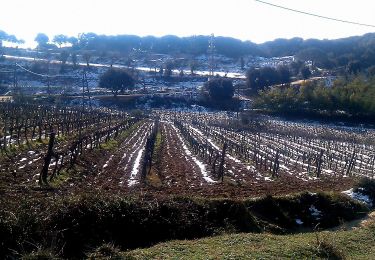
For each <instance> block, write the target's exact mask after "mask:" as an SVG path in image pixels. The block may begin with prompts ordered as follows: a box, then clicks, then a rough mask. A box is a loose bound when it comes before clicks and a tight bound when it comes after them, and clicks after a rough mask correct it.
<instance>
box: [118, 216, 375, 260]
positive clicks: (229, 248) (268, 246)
mask: <svg viewBox="0 0 375 260" xmlns="http://www.w3.org/2000/svg"><path fill="white" fill-rule="evenodd" d="M120 255H121V256H122V257H123V258H125V259H129V258H130V259H133V258H134V259H374V256H375V221H374V219H372V220H369V221H368V222H367V224H366V225H365V226H362V227H360V228H357V229H354V230H347V231H344V230H340V231H324V232H315V233H303V234H294V235H272V234H254V233H247V234H232V235H222V236H216V237H211V238H204V239H198V240H192V241H172V242H168V243H161V244H158V245H156V246H153V247H151V248H148V249H137V250H134V251H130V252H127V253H122V254H119V255H118V256H120Z"/></svg>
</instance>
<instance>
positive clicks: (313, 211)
mask: <svg viewBox="0 0 375 260" xmlns="http://www.w3.org/2000/svg"><path fill="white" fill-rule="evenodd" d="M309 210H310V213H311V216H313V217H315V218H316V220H319V219H320V216H321V215H322V212H321V211H320V210H318V209H317V208H315V206H314V205H311V206H310V208H309Z"/></svg>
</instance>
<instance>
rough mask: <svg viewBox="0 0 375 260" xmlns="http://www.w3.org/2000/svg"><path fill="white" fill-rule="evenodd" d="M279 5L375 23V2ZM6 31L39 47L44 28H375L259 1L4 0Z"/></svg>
mask: <svg viewBox="0 0 375 260" xmlns="http://www.w3.org/2000/svg"><path fill="white" fill-rule="evenodd" d="M265 1H268V2H271V3H274V4H278V5H283V6H286V7H290V8H294V9H299V10H302V11H307V12H312V13H316V14H320V15H324V16H330V17H334V18H338V19H344V20H351V21H355V22H359V23H366V24H375V15H373V10H375V1H373V0H357V1H342V0H341V1H340V0H329V1H328V0H265ZM1 2H2V3H1V9H2V11H1V15H0V30H4V31H6V32H8V33H10V34H15V35H16V36H17V37H19V38H22V39H24V40H25V41H26V42H27V45H28V46H33V45H34V44H35V43H34V42H33V39H34V38H35V36H36V34H37V33H38V32H44V33H46V34H47V35H48V36H50V38H52V37H53V35H56V34H60V33H62V34H66V35H68V36H77V35H78V34H79V33H82V32H95V33H97V34H109V35H116V34H136V35H140V36H145V35H155V36H162V35H166V34H174V35H178V36H190V35H199V34H203V35H209V34H211V33H214V34H215V35H221V36H230V37H235V38H239V39H242V40H250V41H253V42H256V43H261V42H264V41H269V40H273V39H275V38H292V37H297V36H298V37H302V38H318V39H336V38H342V37H347V36H352V35H362V34H365V33H367V32H375V28H371V27H361V26H357V25H350V24H344V23H339V22H333V21H327V20H323V19H318V18H314V17H310V16H305V15H302V14H297V13H293V12H288V11H285V10H282V9H278V8H274V7H271V6H267V5H263V4H260V3H258V2H256V1H254V0H231V1H229V0H186V1H180V0H158V1H155V0H105V1H101V0H63V1H61V0H60V1H56V0H4V1H1Z"/></svg>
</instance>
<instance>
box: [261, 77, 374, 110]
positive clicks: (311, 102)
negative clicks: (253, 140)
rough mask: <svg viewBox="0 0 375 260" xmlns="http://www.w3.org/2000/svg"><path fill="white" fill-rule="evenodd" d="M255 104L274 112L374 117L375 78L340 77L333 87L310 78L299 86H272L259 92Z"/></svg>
mask: <svg viewBox="0 0 375 260" xmlns="http://www.w3.org/2000/svg"><path fill="white" fill-rule="evenodd" d="M254 106H255V107H256V108H261V109H268V110H271V111H274V112H297V113H300V114H304V113H306V112H310V113H328V114H329V115H334V114H336V115H337V114H346V115H350V116H365V117H373V116H375V77H366V76H358V77H348V78H341V79H338V80H336V81H335V82H334V83H333V86H332V87H326V86H324V85H323V84H322V83H319V82H311V81H310V82H305V83H303V84H301V85H298V86H295V85H294V86H290V85H288V86H284V87H271V88H268V89H264V90H262V91H259V97H258V98H257V99H256V102H255V103H254Z"/></svg>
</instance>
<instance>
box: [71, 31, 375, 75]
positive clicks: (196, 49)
mask: <svg viewBox="0 0 375 260" xmlns="http://www.w3.org/2000/svg"><path fill="white" fill-rule="evenodd" d="M209 41H210V36H202V35H199V36H190V37H177V36H174V35H167V36H163V37H154V36H146V37H139V36H135V35H118V36H106V35H96V34H94V33H87V34H83V35H82V36H81V38H80V39H77V41H76V48H79V49H90V50H99V51H119V52H129V51H130V50H134V49H136V50H141V51H152V52H154V53H162V54H178V53H182V54H189V55H193V56H197V55H201V54H206V53H207V51H208V47H207V46H208V45H209ZM214 42H215V51H216V53H217V54H222V55H225V56H228V57H231V58H239V57H243V56H249V55H252V56H263V57H278V56H289V55H296V56H297V57H298V58H300V59H301V60H313V61H315V62H316V63H317V65H318V66H319V67H324V68H332V67H336V66H345V65H347V64H348V63H349V62H360V63H361V66H363V67H366V68H367V67H369V66H371V65H372V64H375V33H369V34H365V35H363V36H355V37H349V38H343V39H337V40H316V39H308V40H303V39H302V38H292V39H276V40H274V41H269V42H265V43H262V44H255V43H253V42H250V41H241V40H238V39H234V38H230V37H215V39H214Z"/></svg>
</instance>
